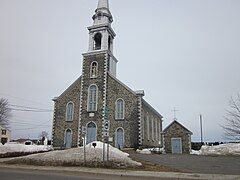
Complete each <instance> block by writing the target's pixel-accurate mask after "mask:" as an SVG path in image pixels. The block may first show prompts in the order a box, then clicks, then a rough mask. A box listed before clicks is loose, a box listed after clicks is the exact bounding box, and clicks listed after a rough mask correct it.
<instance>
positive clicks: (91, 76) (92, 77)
mask: <svg viewBox="0 0 240 180" xmlns="http://www.w3.org/2000/svg"><path fill="white" fill-rule="evenodd" d="M93 63H96V64H97V67H96V68H97V72H96V76H93V75H92V65H93ZM97 77H98V62H97V61H93V62H92V63H91V65H90V78H91V79H94V78H97Z"/></svg>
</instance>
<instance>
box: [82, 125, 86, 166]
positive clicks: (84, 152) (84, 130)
mask: <svg viewBox="0 0 240 180" xmlns="http://www.w3.org/2000/svg"><path fill="white" fill-rule="evenodd" d="M82 135H83V157H84V165H86V127H84V126H83V127H82Z"/></svg>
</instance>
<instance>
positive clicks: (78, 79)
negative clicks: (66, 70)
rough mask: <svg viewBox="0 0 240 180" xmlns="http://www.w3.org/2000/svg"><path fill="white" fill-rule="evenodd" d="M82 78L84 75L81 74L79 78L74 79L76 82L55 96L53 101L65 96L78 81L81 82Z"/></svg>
mask: <svg viewBox="0 0 240 180" xmlns="http://www.w3.org/2000/svg"><path fill="white" fill-rule="evenodd" d="M81 78H82V76H80V77H79V78H77V80H76V81H74V83H72V84H71V85H70V86H69V87H68V88H67V89H66V90H65V91H64V92H63V93H62V94H61V95H60V96H58V97H55V98H53V99H52V100H53V101H56V100H58V99H59V98H61V97H63V96H64V95H65V94H66V93H67V92H68V91H70V90H71V89H72V88H73V87H74V86H75V85H76V84H77V83H79V82H80V81H81Z"/></svg>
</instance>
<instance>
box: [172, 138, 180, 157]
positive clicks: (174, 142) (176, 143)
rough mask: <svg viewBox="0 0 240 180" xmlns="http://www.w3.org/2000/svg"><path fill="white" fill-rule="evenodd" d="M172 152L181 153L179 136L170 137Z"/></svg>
mask: <svg viewBox="0 0 240 180" xmlns="http://www.w3.org/2000/svg"><path fill="white" fill-rule="evenodd" d="M172 153H173V154H182V139H181V138H172Z"/></svg>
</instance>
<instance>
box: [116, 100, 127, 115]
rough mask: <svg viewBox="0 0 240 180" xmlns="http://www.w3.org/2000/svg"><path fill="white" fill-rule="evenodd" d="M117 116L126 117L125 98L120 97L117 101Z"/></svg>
mask: <svg viewBox="0 0 240 180" xmlns="http://www.w3.org/2000/svg"><path fill="white" fill-rule="evenodd" d="M115 106H116V107H115V118H116V119H124V113H125V107H124V106H125V103H124V101H123V99H118V100H117V101H116V105H115Z"/></svg>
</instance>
